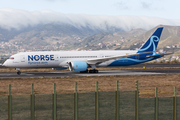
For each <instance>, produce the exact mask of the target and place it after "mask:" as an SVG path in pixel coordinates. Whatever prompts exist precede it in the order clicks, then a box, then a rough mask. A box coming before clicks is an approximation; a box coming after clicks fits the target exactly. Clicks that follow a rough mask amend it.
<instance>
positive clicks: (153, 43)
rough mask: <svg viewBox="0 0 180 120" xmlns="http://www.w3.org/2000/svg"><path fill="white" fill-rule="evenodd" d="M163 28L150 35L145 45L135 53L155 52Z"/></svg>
mask: <svg viewBox="0 0 180 120" xmlns="http://www.w3.org/2000/svg"><path fill="white" fill-rule="evenodd" d="M162 30H163V27H159V28H157V29H156V31H155V32H154V33H153V34H152V36H151V37H150V38H149V39H148V40H147V41H146V43H145V44H144V45H143V46H142V47H141V48H140V49H139V50H138V52H137V53H142V52H151V51H156V48H157V45H158V43H159V40H160V37H161V33H162Z"/></svg>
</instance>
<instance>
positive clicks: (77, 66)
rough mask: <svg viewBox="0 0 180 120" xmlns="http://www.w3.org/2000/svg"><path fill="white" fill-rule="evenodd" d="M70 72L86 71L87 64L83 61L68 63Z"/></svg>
mask: <svg viewBox="0 0 180 120" xmlns="http://www.w3.org/2000/svg"><path fill="white" fill-rule="evenodd" d="M68 64H69V69H70V71H74V72H80V71H86V70H87V67H88V65H87V63H86V62H85V61H72V62H68Z"/></svg>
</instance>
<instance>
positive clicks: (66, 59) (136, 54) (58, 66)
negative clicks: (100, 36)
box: [3, 27, 172, 75]
mask: <svg viewBox="0 0 180 120" xmlns="http://www.w3.org/2000/svg"><path fill="white" fill-rule="evenodd" d="M162 31H163V27H159V28H157V29H156V31H155V32H154V33H153V34H152V35H151V37H150V38H149V39H148V40H147V41H146V43H145V44H144V45H142V47H141V48H140V49H139V50H111V51H35V52H20V53H17V54H15V55H12V56H10V58H9V59H7V60H6V61H5V62H4V63H3V66H5V67H9V68H15V70H17V74H18V75H20V74H21V72H20V68H53V69H54V70H64V69H67V68H69V70H70V71H73V72H81V73H98V70H97V69H96V67H117V66H129V65H135V64H140V63H144V62H147V61H151V60H155V59H158V58H160V57H163V56H164V55H168V54H172V53H162V54H161V53H156V52H155V51H156V48H157V45H158V42H159V40H160V36H161V33H162ZM88 68H92V69H90V70H88Z"/></svg>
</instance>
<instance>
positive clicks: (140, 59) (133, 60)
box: [108, 53, 160, 67]
mask: <svg viewBox="0 0 180 120" xmlns="http://www.w3.org/2000/svg"><path fill="white" fill-rule="evenodd" d="M147 55H152V53H151V54H146V55H139V56H131V57H128V58H120V59H118V60H115V61H113V62H112V63H111V64H109V65H108V66H109V67H110V66H129V65H135V64H140V63H144V62H147V61H151V60H155V59H157V58H160V56H157V57H150V58H147V57H146V56H147ZM156 55H158V54H157V53H156Z"/></svg>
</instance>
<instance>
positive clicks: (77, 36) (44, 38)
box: [1, 24, 122, 46]
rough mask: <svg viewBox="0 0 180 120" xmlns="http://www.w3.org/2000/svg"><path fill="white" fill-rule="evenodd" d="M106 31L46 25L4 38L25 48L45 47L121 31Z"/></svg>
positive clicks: (16, 32)
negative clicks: (102, 33)
mask: <svg viewBox="0 0 180 120" xmlns="http://www.w3.org/2000/svg"><path fill="white" fill-rule="evenodd" d="M111 29H112V28H110V29H106V30H105V31H103V30H101V29H96V30H93V29H91V28H88V27H87V28H85V27H81V28H76V27H74V26H72V25H69V24H46V25H39V26H38V27H35V28H34V29H28V30H29V31H28V30H26V31H14V33H12V32H11V31H9V33H8V32H7V34H12V37H6V40H1V41H8V40H7V39H9V41H10V42H13V43H15V42H17V43H20V44H21V45H26V46H46V45H51V44H57V43H59V44H70V45H71V44H74V43H78V42H79V40H82V39H83V38H85V37H87V36H91V35H94V34H98V33H101V32H109V33H111V32H115V31H122V30H121V29H113V30H111Z"/></svg>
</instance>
